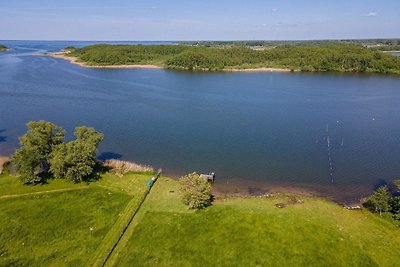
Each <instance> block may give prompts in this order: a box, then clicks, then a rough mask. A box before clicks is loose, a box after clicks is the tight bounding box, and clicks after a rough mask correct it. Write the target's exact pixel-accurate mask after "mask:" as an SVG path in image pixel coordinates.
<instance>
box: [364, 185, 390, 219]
mask: <svg viewBox="0 0 400 267" xmlns="http://www.w3.org/2000/svg"><path fill="white" fill-rule="evenodd" d="M389 200H390V193H389V191H388V189H387V187H386V186H381V187H379V188H378V189H377V190H376V191H375V192H374V193H373V194H372V195H371V196H369V198H368V200H367V202H366V203H365V204H364V205H365V207H367V208H368V209H369V210H370V211H372V212H376V213H377V212H379V215H382V212H387V211H389V208H390V205H389Z"/></svg>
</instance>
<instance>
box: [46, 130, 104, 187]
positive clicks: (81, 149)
mask: <svg viewBox="0 0 400 267" xmlns="http://www.w3.org/2000/svg"><path fill="white" fill-rule="evenodd" d="M75 136H76V139H75V140H74V141H70V142H68V143H63V144H59V145H58V146H56V147H55V149H54V151H53V153H52V159H51V161H50V163H51V167H50V171H51V172H52V173H53V174H54V177H56V178H65V179H68V180H71V181H73V182H75V183H78V182H82V181H86V180H88V179H89V177H90V176H91V175H92V174H93V171H94V168H95V165H96V150H97V146H98V144H99V143H100V142H101V141H102V140H103V134H102V133H99V132H97V131H96V130H95V129H94V128H90V127H86V126H82V127H77V128H75Z"/></svg>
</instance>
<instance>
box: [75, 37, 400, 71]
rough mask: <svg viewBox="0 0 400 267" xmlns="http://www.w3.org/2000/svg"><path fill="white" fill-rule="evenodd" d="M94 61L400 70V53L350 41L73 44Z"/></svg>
mask: <svg viewBox="0 0 400 267" xmlns="http://www.w3.org/2000/svg"><path fill="white" fill-rule="evenodd" d="M68 51H70V53H69V55H72V56H76V57H77V58H78V60H80V61H82V62H85V63H86V64H88V65H101V66H105V65H127V64H153V65H158V66H163V67H167V68H172V69H187V70H213V71H219V70H224V69H225V70H226V69H246V68H261V67H265V68H284V69H290V70H298V71H338V72H375V73H392V74H400V57H396V56H392V55H390V54H387V53H382V52H380V51H375V50H373V49H369V48H366V47H365V46H363V45H361V44H352V43H345V42H324V43H318V42H310V43H307V42H306V43H300V44H290V45H281V46H277V47H273V48H266V49H254V48H251V47H247V46H231V47H207V46H197V45H106V44H101V45H93V46H87V47H83V48H78V49H75V48H69V49H68Z"/></svg>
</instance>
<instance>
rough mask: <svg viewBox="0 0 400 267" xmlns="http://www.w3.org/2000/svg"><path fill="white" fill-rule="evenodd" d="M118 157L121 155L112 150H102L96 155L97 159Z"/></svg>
mask: <svg viewBox="0 0 400 267" xmlns="http://www.w3.org/2000/svg"><path fill="white" fill-rule="evenodd" d="M120 158H122V155H121V154H118V153H114V152H103V153H101V154H100V155H99V156H98V157H97V159H98V160H108V159H120Z"/></svg>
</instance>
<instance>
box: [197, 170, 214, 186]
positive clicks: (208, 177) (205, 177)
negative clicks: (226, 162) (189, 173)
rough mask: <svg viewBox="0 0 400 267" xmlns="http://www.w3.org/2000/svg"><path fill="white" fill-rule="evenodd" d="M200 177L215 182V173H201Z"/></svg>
mask: <svg viewBox="0 0 400 267" xmlns="http://www.w3.org/2000/svg"><path fill="white" fill-rule="evenodd" d="M200 177H201V178H203V179H205V180H207V181H209V182H211V183H213V182H214V181H215V173H214V172H211V173H209V174H200Z"/></svg>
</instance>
